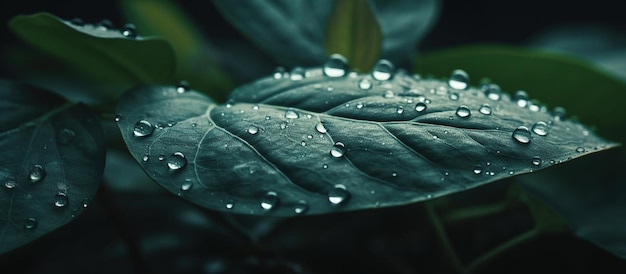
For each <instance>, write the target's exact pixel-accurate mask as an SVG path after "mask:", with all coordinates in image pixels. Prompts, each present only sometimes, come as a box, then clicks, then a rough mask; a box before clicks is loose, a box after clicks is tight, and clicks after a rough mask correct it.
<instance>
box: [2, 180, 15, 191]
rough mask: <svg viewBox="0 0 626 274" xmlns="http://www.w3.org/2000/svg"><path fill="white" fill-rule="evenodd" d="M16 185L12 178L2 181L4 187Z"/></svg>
mask: <svg viewBox="0 0 626 274" xmlns="http://www.w3.org/2000/svg"><path fill="white" fill-rule="evenodd" d="M16 186H17V183H16V182H15V181H13V180H8V181H6V182H4V187H6V188H7V189H14V188H15V187H16Z"/></svg>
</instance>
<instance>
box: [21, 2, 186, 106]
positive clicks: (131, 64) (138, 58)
mask: <svg viewBox="0 0 626 274" xmlns="http://www.w3.org/2000/svg"><path fill="white" fill-rule="evenodd" d="M9 27H10V28H11V30H13V32H15V33H16V34H17V35H18V36H19V37H21V38H22V39H24V40H25V41H27V42H29V43H30V44H31V45H33V46H35V47H37V48H39V49H41V50H43V51H45V52H47V53H49V54H51V55H53V56H56V57H57V58H60V59H62V60H64V61H67V62H68V63H70V64H72V65H74V66H76V67H78V68H79V69H80V70H82V71H84V72H85V73H86V74H88V75H89V76H91V77H94V78H96V79H100V80H102V81H106V82H107V83H109V84H116V85H117V86H121V87H122V88H121V89H120V90H112V91H111V94H110V95H109V98H116V97H117V96H118V95H119V94H120V93H121V91H123V90H124V89H125V88H128V87H131V86H134V85H137V84H142V83H172V81H174V79H173V71H174V68H175V59H174V52H173V50H172V48H171V46H170V45H169V44H168V42H167V41H165V40H162V39H159V38H144V37H141V36H136V32H135V30H134V29H111V28H107V27H106V26H104V25H98V24H78V25H77V24H73V23H71V22H69V21H64V20H61V19H59V18H57V17H55V16H53V15H51V14H48V13H37V14H33V15H19V16H16V17H14V18H13V19H12V20H11V21H10V22H9ZM124 31H126V32H124ZM124 34H126V35H124Z"/></svg>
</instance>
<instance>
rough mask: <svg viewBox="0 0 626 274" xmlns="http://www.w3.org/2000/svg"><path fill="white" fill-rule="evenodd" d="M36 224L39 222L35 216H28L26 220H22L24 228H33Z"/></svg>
mask: <svg viewBox="0 0 626 274" xmlns="http://www.w3.org/2000/svg"><path fill="white" fill-rule="evenodd" d="M38 224H39V222H38V221H37V219H35V218H28V219H26V222H24V228H26V229H35V228H37V225H38Z"/></svg>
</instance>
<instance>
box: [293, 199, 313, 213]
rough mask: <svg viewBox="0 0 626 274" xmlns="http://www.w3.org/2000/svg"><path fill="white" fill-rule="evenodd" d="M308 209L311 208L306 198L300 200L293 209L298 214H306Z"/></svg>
mask: <svg viewBox="0 0 626 274" xmlns="http://www.w3.org/2000/svg"><path fill="white" fill-rule="evenodd" d="M308 210H309V205H308V204H307V203H306V201H304V200H300V201H298V204H296V207H295V208H294V209H293V211H294V212H295V213H296V214H304V213H306V212H307V211H308Z"/></svg>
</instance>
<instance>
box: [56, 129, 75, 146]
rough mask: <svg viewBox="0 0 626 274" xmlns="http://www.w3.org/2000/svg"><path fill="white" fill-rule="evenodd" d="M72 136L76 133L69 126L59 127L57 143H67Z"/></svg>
mask: <svg viewBox="0 0 626 274" xmlns="http://www.w3.org/2000/svg"><path fill="white" fill-rule="evenodd" d="M74 136H76V133H74V131H73V130H71V129H69V128H64V129H61V130H60V131H59V134H58V135H57V137H58V138H59V143H61V144H64V145H66V144H69V143H70V142H71V141H72V140H73V139H74Z"/></svg>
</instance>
